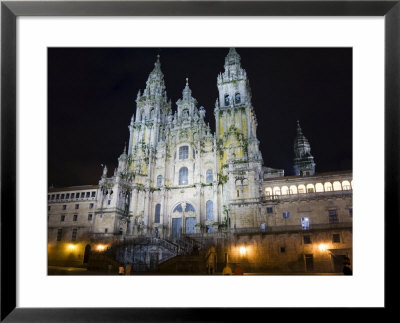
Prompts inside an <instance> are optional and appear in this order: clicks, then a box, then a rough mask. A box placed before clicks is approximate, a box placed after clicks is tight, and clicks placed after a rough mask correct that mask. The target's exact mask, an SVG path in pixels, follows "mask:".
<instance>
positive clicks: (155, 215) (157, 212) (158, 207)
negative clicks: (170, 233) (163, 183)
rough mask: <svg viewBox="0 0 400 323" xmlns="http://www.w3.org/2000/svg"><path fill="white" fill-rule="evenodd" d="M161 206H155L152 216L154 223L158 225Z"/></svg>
mask: <svg viewBox="0 0 400 323" xmlns="http://www.w3.org/2000/svg"><path fill="white" fill-rule="evenodd" d="M160 213H161V204H157V205H156V212H155V214H154V223H160Z"/></svg>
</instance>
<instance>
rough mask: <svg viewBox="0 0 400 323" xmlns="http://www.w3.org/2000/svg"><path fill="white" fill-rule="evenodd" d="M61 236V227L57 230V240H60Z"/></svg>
mask: <svg viewBox="0 0 400 323" xmlns="http://www.w3.org/2000/svg"><path fill="white" fill-rule="evenodd" d="M61 237H62V229H58V230H57V241H61Z"/></svg>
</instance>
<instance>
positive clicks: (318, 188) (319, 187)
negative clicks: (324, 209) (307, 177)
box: [315, 183, 324, 192]
mask: <svg viewBox="0 0 400 323" xmlns="http://www.w3.org/2000/svg"><path fill="white" fill-rule="evenodd" d="M315 191H316V192H323V191H324V185H322V183H317V184H315Z"/></svg>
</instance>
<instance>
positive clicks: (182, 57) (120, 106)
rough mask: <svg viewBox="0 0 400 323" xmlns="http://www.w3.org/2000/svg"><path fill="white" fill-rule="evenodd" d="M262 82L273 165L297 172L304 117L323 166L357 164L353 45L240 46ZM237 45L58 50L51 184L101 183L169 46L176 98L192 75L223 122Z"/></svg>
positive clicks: (168, 72) (262, 111)
mask: <svg viewBox="0 0 400 323" xmlns="http://www.w3.org/2000/svg"><path fill="white" fill-rule="evenodd" d="M236 49H237V52H238V53H239V55H240V56H241V63H242V67H243V68H244V69H245V70H246V72H247V76H248V78H249V80H250V87H251V90H252V103H253V106H254V109H255V113H256V116H257V120H258V128H257V137H258V139H259V141H260V149H261V152H262V156H263V160H264V166H268V167H273V168H280V169H285V174H286V175H293V158H294V152H293V142H294V139H295V135H296V120H300V124H301V127H302V129H303V133H304V135H305V136H306V138H307V139H308V140H309V142H310V144H311V154H312V155H313V156H314V161H315V163H316V172H317V173H321V172H329V171H338V170H351V168H352V49H351V48H236ZM228 50H229V49H228V48H49V49H48V184H49V185H54V186H55V187H62V186H75V185H86V184H97V183H98V181H99V179H100V177H101V174H102V167H101V164H106V165H107V167H108V169H109V173H108V174H109V176H111V175H112V173H113V171H114V167H116V166H117V164H118V157H119V156H120V154H121V153H122V151H123V148H124V144H125V142H126V143H128V142H129V131H128V125H129V123H130V119H131V116H132V113H135V116H136V103H135V99H136V95H137V92H138V90H139V89H141V90H143V89H144V88H145V87H146V80H147V77H148V75H149V73H150V72H151V71H152V69H153V67H154V62H155V61H156V56H157V54H160V61H161V70H162V71H163V73H164V80H165V84H166V88H167V96H168V99H171V100H172V103H173V105H172V109H173V111H176V105H175V102H176V101H177V100H178V99H179V98H180V97H181V96H182V90H183V88H184V87H185V78H186V77H188V78H189V85H190V88H191V90H192V96H193V97H194V98H196V99H197V101H198V103H199V104H198V107H200V106H201V105H202V106H204V107H205V109H206V111H207V112H206V121H207V122H209V123H210V127H211V129H212V131H214V130H215V120H214V112H213V110H214V107H215V101H216V98H217V97H218V90H217V75H218V73H220V72H223V70H224V61H225V56H226V55H227V53H228Z"/></svg>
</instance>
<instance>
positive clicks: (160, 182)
mask: <svg viewBox="0 0 400 323" xmlns="http://www.w3.org/2000/svg"><path fill="white" fill-rule="evenodd" d="M161 185H162V176H161V175H158V176H157V187H161Z"/></svg>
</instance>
